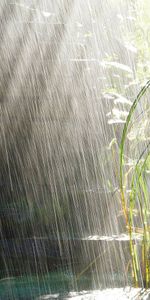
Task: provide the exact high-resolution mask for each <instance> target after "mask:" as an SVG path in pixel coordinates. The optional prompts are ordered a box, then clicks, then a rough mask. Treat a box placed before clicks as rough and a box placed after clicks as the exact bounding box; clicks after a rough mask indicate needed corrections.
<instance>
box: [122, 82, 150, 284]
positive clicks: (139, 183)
mask: <svg viewBox="0 0 150 300" xmlns="http://www.w3.org/2000/svg"><path fill="white" fill-rule="evenodd" d="M149 86H150V80H149V81H148V82H147V83H146V84H145V86H144V87H143V88H142V89H141V91H140V92H139V94H138V95H137V97H136V99H135V100H134V102H133V105H132V106H131V108H130V111H129V114H128V116H127V119H126V122H125V125H124V129H123V133H122V138H121V144H120V192H121V203H122V209H123V213H124V217H125V220H126V225H127V229H128V233H129V235H130V252H131V259H132V273H133V278H134V282H135V285H136V286H139V284H140V278H141V274H142V282H143V284H144V285H145V286H146V287H148V286H149V285H150V270H149V249H150V246H149V245H150V232H149V226H148V216H149V214H148V187H147V185H146V180H145V178H144V172H145V170H146V169H147V167H148V162H149V157H150V152H149V145H150V143H148V144H147V145H146V147H145V149H144V150H143V152H142V154H141V155H140V157H139V158H138V159H137V162H136V165H135V166H133V169H132V171H133V174H132V179H131V187H130V189H131V192H130V196H129V208H128V203H127V199H126V196H125V185H124V178H125V177H126V174H125V172H124V158H125V153H124V152H125V142H126V138H127V133H128V128H129V123H130V122H131V120H132V117H133V113H134V111H135V109H136V107H137V104H138V103H139V101H140V100H141V98H142V96H144V94H145V93H146V91H147V89H148V88H149ZM145 155H146V157H145ZM143 159H144V161H143ZM137 201H138V204H139V206H138V207H139V214H140V217H141V221H142V228H140V230H141V232H142V235H143V240H142V245H141V247H142V250H141V257H138V249H137V245H136V243H135V241H134V239H132V235H133V233H134V232H135V231H136V228H135V226H134V218H133V213H134V209H135V205H136V202H137ZM140 264H141V265H142V267H141V266H140Z"/></svg>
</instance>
